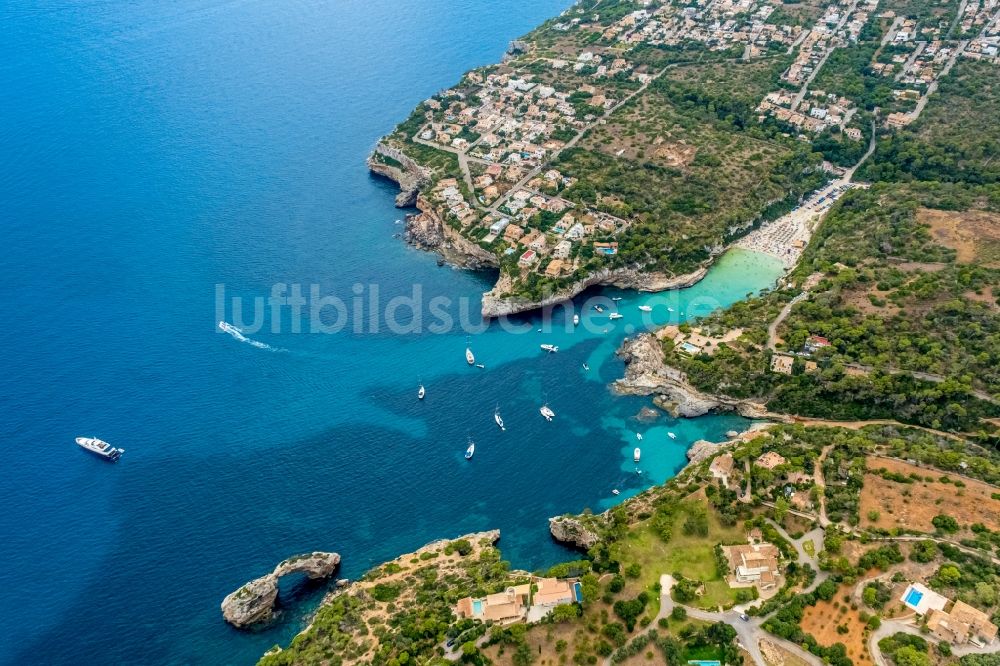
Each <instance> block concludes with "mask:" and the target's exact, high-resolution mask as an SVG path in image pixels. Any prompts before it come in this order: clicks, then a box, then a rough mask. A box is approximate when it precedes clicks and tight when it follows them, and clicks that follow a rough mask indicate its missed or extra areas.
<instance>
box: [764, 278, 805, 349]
mask: <svg viewBox="0 0 1000 666" xmlns="http://www.w3.org/2000/svg"><path fill="white" fill-rule="evenodd" d="M807 298H809V292H808V291H803V292H802V293H801V294H799V295H798V296H796V297H795V298H793V299H792V300H790V301H788V303H787V304H786V305H785V307H783V308H781V312H779V313H778V316H777V317H775V318H774V321H772V322H771V323H770V325H769V326H768V327H767V348H768V349H770V350H771V351H774V348H775V347H776V346H777V344H778V327H779V326H781V322H783V321H785V319H787V318H788V315H789V314H791V312H792V308H794V307H795V306H796V305H798V304H799V303H801V302H802V301H804V300H805V299H807Z"/></svg>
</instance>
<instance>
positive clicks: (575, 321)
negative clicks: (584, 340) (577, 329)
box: [573, 314, 580, 326]
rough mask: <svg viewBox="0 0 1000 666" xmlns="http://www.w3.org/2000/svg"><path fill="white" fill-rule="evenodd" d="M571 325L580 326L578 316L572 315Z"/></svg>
mask: <svg viewBox="0 0 1000 666" xmlns="http://www.w3.org/2000/svg"><path fill="white" fill-rule="evenodd" d="M573 325H574V326H579V325H580V315H578V314H575V315H573Z"/></svg>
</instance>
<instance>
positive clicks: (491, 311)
mask: <svg viewBox="0 0 1000 666" xmlns="http://www.w3.org/2000/svg"><path fill="white" fill-rule="evenodd" d="M707 272H708V268H699V269H698V270H696V271H694V272H693V273H687V274H685V275H677V276H673V277H670V276H667V275H665V274H663V273H645V272H642V271H640V270H638V269H636V268H605V269H602V270H599V271H594V272H593V273H591V274H590V275H588V276H587V277H586V278H584V279H582V280H578V281H577V282H574V283H572V284H570V285H568V286H566V287H565V288H563V289H560V290H559V291H557V292H555V293H553V294H550V295H549V296H546V297H545V298H542V299H539V300H537V301H532V300H528V299H523V298H517V297H514V296H511V295H510V284H509V282H508V283H500V282H498V283H497V286H495V287H494V288H493V290H492V291H488V292H486V293H485V294H483V316H484V317H502V316H505V315H511V314H517V313H519V312H527V311H529V310H536V309H538V308H544V307H548V306H550V305H556V304H558V303H562V302H565V301H568V300H569V299H571V298H573V297H574V296H576V295H578V294H580V293H582V292H583V291H584V290H585V289H587V288H589V287H593V286H595V285H607V286H612V287H618V288H620V289H637V290H639V291H666V290H668V289H683V288H685V287H690V286H691V285H693V284H695V283H696V282H698V281H699V280H701V279H702V278H703V277H705V274H706V273H707Z"/></svg>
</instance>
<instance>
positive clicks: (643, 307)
mask: <svg viewBox="0 0 1000 666" xmlns="http://www.w3.org/2000/svg"><path fill="white" fill-rule="evenodd" d="M639 309H640V310H642V311H643V312H652V311H653V308H652V306H649V305H640V306H639Z"/></svg>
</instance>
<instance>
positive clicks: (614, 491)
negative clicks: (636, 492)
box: [611, 488, 622, 495]
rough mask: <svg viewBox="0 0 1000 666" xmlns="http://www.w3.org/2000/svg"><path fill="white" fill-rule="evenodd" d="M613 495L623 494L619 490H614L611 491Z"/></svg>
mask: <svg viewBox="0 0 1000 666" xmlns="http://www.w3.org/2000/svg"><path fill="white" fill-rule="evenodd" d="M611 494H612V495H621V494H622V493H621V491H620V490H618V489H617V488H615V489H614V490H612V491H611Z"/></svg>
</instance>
